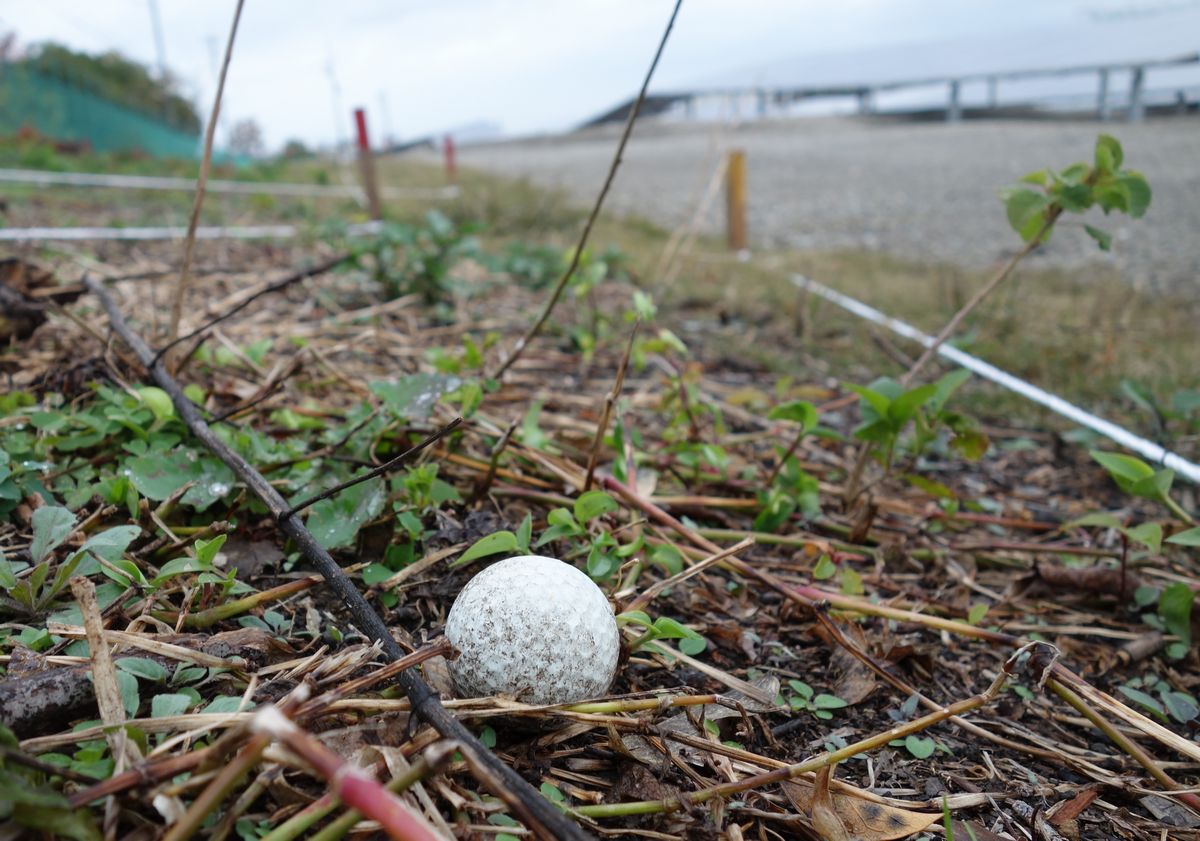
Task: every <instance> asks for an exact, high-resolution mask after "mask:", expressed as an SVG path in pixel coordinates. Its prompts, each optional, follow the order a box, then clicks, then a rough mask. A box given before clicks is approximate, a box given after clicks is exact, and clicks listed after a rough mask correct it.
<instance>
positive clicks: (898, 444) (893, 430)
mask: <svg viewBox="0 0 1200 841" xmlns="http://www.w3.org/2000/svg"><path fill="white" fill-rule="evenodd" d="M970 376H971V375H970V372H969V371H966V370H965V369H959V370H956V371H951V372H950V373H949V374H946V375H945V376H943V377H941V378H940V379H938V380H937V381H936V382H932V383H927V384H925V385H920V386H915V387H912V388H905V387H904V386H903V385H901V384H900V383H899V382H898V381H897V380H894V379H892V378H891V377H881V378H879V379H877V380H875V381H874V382H872V383H871V384H870V385H867V386H858V385H851V386H849V388H850V389H851V390H852V391H854V392H855V393H856V394H858V395H859V397H860V398H861V400H860V401H859V409H860V412H861V416H862V422H861V423H860V424H859V425H858V427H857V428H856V429H855V430H854V437H856V438H858V439H859V440H861V441H865V442H866V443H867V445H868V447H869V450H868V452H869V453H870V454H871V455H873V456H874V457H875V458H876V460H878V462H879V463H880V465H882V467H883V470H884V472H883V476H884V477H886V476H888V475H890V474H891V472H892V470H893V467H894V465H895V461H896V458H897V456H898V455H900V454H902V453H903V454H905V455H907V457H908V459H909V461H911V462H913V463H915V462H916V460H917V459H918V458H919V457H920V456H921V455H922V454H923V453H924V452H925V451H926V450H928V449H929V448H930V447H931V446H932V445H934V443H935V442H937V441H938V440H939V437H940V436H941V435H942V433H943V432H948V433H949V436H948V440H947V442H946V444H947V446H948V447H949V449H951V450H953V451H954V452H956V453H958V454H959V455H961V456H963V457H964V458H967V459H969V460H971V461H975V460H977V459H979V458H981V457H982V456H983V454H984V453H986V452H987V447H988V440H987V436H985V435H984V434H983V432H981V431H980V429H979V424H978V423H977V422H976V421H975V420H974V419H973V418H971V417H969V416H967V415H964V414H961V413H959V412H953V411H950V410H948V409H947V408H946V403H947V402H948V401H949V400H950V397H951V396H952V395H953V394H954V392H955V391H957V390H958V389H959V387H961V386H962V384H963V383H965V382H966V381H967V380H968V379H969V378H970ZM851 484H853V485H857V481H852V482H851Z"/></svg>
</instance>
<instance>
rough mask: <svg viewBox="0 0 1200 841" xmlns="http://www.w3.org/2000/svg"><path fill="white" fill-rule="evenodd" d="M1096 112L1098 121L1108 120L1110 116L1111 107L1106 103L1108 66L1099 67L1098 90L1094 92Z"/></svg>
mask: <svg viewBox="0 0 1200 841" xmlns="http://www.w3.org/2000/svg"><path fill="white" fill-rule="evenodd" d="M1096 114H1097V115H1098V116H1099V117H1100V122H1102V123H1105V122H1108V120H1109V118H1111V117H1112V108H1111V107H1110V106H1109V104H1108V68H1107V67H1101V68H1100V90H1099V92H1098V93H1097V94H1096Z"/></svg>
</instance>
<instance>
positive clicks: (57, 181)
mask: <svg viewBox="0 0 1200 841" xmlns="http://www.w3.org/2000/svg"><path fill="white" fill-rule="evenodd" d="M0 181H5V182H8V183H12V184H36V185H38V186H40V187H49V186H54V185H60V186H67V187H108V188H113V189H123V190H195V189H196V181H195V179H193V178H171V177H167V176H157V175H110V174H106V173H98V172H48V171H45V170H38V169H0ZM204 189H205V190H206V191H207V192H210V193H237V194H242V195H261V194H269V195H277V196H337V197H342V198H360V197H361V196H362V194H363V190H362V187H359V186H358V185H355V184H284V183H280V182H275V181H214V180H210V181H208V182H206V184H205V188H204ZM381 193H382V195H383V196H384V197H385V198H394V199H404V198H412V199H452V198H455V197H457V196H458V187H457V186H453V185H451V186H448V187H384V188H382V190H381Z"/></svg>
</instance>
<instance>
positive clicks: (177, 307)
mask: <svg viewBox="0 0 1200 841" xmlns="http://www.w3.org/2000/svg"><path fill="white" fill-rule="evenodd" d="M245 4H246V0H238V4H237V8H235V9H234V10H233V23H232V24H231V25H230V27H229V40H228V41H226V42H225V59H224V61H222V62H221V75H220V76H219V77H218V79H217V94H216V96H215V97H213V107H212V113H211V114H209V117H208V128H207V129H206V130H205V132H204V157H203V159H201V161H200V176H199V178H197V179H196V198H195V200H194V201H193V202H192V215H191V218H190V219H188V230H187V239H185V240H184V243H183V266H182V267H181V268H180V270H179V283H178V284H177V285H176V286H175V299H174V300H173V301H172V302H171V330H170V335H169V336H168V338H169V339H172V340H173V339H175V338H177V337H178V336H179V321H180V319H181V318H183V298H184V295H186V294H187V288H188V281H189V280H190V279H191V278H190V275H191V270H192V254H193V253H194V252H195V250H196V227H197V226H198V225H199V224H200V208H202V207H203V206H204V188H205V185H207V184H208V169H209V166H210V165H211V164H212V149H213V139H214V138H215V137H216V134H217V117H218V116H220V114H221V96H222V94H224V92H225V76H226V75H227V74H228V73H229V60H230V59H231V58H232V57H233V40H234V38H235V37H236V36H237V28H238V21H240V20H241V19H242V6H244V5H245Z"/></svg>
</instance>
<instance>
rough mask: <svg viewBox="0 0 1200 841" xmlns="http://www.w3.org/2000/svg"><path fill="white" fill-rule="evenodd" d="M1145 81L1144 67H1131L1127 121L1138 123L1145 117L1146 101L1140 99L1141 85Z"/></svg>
mask: <svg viewBox="0 0 1200 841" xmlns="http://www.w3.org/2000/svg"><path fill="white" fill-rule="evenodd" d="M1145 82H1146V68H1145V67H1135V68H1133V77H1132V78H1130V80H1129V122H1131V123H1140V122H1141V121H1142V120H1143V119H1145V117H1146V103H1145V102H1143V101H1142V87H1143V86H1144V84H1145Z"/></svg>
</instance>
